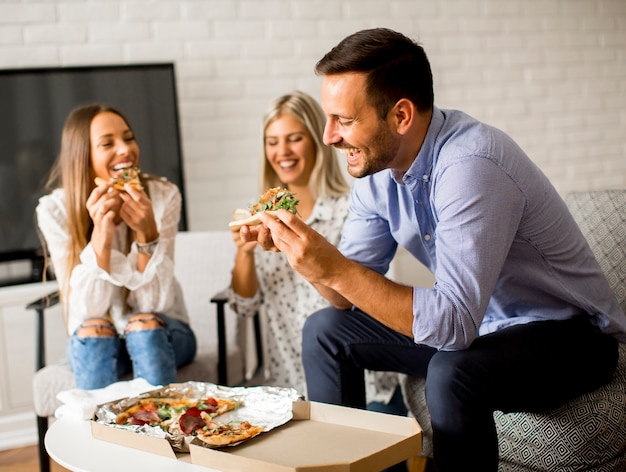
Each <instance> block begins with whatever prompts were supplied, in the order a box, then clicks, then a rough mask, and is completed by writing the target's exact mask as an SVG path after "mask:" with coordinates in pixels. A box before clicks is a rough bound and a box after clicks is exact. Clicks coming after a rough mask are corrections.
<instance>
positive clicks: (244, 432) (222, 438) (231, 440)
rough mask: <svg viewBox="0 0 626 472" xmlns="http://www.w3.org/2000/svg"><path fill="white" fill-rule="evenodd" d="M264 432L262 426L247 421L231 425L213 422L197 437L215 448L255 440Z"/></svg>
mask: <svg viewBox="0 0 626 472" xmlns="http://www.w3.org/2000/svg"><path fill="white" fill-rule="evenodd" d="M263 431H264V428H261V427H260V426H253V425H251V424H250V423H249V422H247V421H240V422H238V421H232V422H230V423H216V422H211V423H209V424H208V425H207V426H206V427H205V428H203V429H201V430H198V433H197V437H198V439H200V440H201V441H203V442H204V443H206V444H208V445H210V446H214V447H220V446H229V445H234V444H236V443H239V442H241V441H245V440H247V439H250V438H253V437H255V436H257V435H259V434H261V433H262V432H263Z"/></svg>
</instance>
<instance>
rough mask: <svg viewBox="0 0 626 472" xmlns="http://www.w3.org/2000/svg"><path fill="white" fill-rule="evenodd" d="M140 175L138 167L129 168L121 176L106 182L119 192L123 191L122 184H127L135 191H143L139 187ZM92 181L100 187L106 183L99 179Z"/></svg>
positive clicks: (141, 187) (141, 186)
mask: <svg viewBox="0 0 626 472" xmlns="http://www.w3.org/2000/svg"><path fill="white" fill-rule="evenodd" d="M140 173H141V171H140V170H139V168H138V167H130V168H128V169H126V170H125V171H124V172H122V173H121V174H118V175H116V176H115V177H111V178H110V179H109V180H108V182H111V184H112V188H114V189H115V190H119V191H121V192H123V191H124V190H125V189H124V184H127V183H128V184H130V185H132V186H133V188H135V189H137V190H143V185H141V180H139V174H140ZM94 180H95V182H96V185H102V184H104V183H106V182H107V180H105V179H103V178H101V177H96V178H95V179H94Z"/></svg>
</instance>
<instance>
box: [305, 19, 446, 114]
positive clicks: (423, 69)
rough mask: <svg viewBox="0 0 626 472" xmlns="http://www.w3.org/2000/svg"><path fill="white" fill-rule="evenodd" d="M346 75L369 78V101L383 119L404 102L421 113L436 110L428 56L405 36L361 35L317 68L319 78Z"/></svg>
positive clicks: (377, 32) (387, 31)
mask: <svg viewBox="0 0 626 472" xmlns="http://www.w3.org/2000/svg"><path fill="white" fill-rule="evenodd" d="M346 72H358V73H365V74H367V81H366V94H367V98H368V100H369V102H370V103H371V104H372V105H373V106H374V107H375V108H376V111H377V114H378V117H379V118H381V119H382V118H384V117H386V116H387V113H389V110H391V108H392V107H393V106H394V105H395V104H396V103H397V102H398V100H400V99H401V98H407V99H409V100H411V101H412V102H413V103H414V104H415V106H416V107H417V109H418V110H419V111H427V110H430V109H432V107H433V102H434V93H433V74H432V72H431V69H430V63H429V62H428V57H426V52H425V51H424V48H422V47H421V46H420V45H419V44H417V43H416V42H415V41H413V40H411V39H409V38H407V37H406V36H404V35H403V34H401V33H398V32H396V31H393V30H390V29H387V28H374V29H367V30H362V31H358V32H356V33H354V34H351V35H350V36H348V37H346V38H345V39H343V40H342V41H341V42H340V43H339V44H338V45H337V46H335V47H334V48H332V49H331V50H330V51H329V52H328V53H327V54H326V55H325V56H324V57H323V58H322V59H320V61H319V62H318V63H317V64H316V66H315V73H316V74H318V75H334V74H343V73H346Z"/></svg>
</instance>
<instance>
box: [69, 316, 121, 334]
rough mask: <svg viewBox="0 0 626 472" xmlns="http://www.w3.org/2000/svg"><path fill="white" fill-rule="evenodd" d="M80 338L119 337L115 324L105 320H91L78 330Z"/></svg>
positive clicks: (86, 321)
mask: <svg viewBox="0 0 626 472" xmlns="http://www.w3.org/2000/svg"><path fill="white" fill-rule="evenodd" d="M76 336H77V337H79V338H112V337H115V336H117V332H116V331H115V327H114V326H113V324H112V323H111V322H110V321H109V320H106V319H104V318H89V319H88V320H85V321H83V322H82V323H81V324H80V326H79V327H78V329H77V330H76Z"/></svg>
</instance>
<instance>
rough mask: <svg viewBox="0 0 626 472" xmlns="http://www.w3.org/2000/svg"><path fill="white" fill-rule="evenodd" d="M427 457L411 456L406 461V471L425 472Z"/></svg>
mask: <svg viewBox="0 0 626 472" xmlns="http://www.w3.org/2000/svg"><path fill="white" fill-rule="evenodd" d="M427 464H428V459H427V458H426V457H422V456H415V457H411V458H410V459H408V460H407V461H406V468H407V470H408V472H426V466H427Z"/></svg>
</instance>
